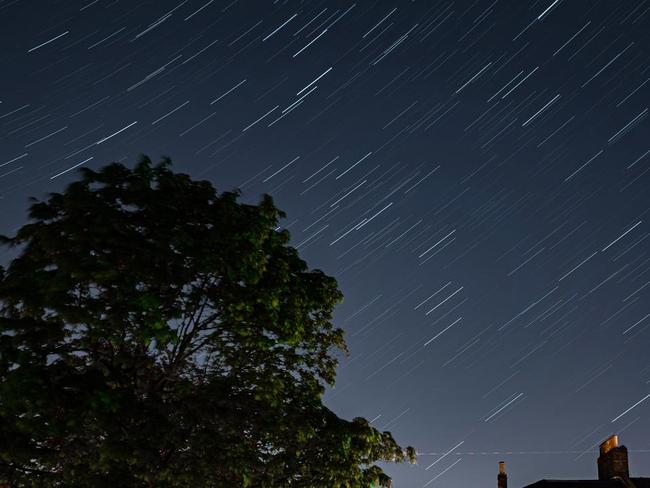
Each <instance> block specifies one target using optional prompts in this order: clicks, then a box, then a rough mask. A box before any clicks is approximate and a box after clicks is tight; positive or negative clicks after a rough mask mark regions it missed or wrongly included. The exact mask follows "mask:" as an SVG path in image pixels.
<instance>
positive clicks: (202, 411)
mask: <svg viewBox="0 0 650 488" xmlns="http://www.w3.org/2000/svg"><path fill="white" fill-rule="evenodd" d="M32 201H33V203H32V205H31V207H30V222H29V223H27V224H25V225H24V226H23V227H22V228H20V230H19V231H18V232H17V234H16V235H15V236H14V237H3V242H4V243H5V244H8V245H11V246H17V248H18V250H19V255H18V257H17V258H15V259H14V260H12V261H11V263H10V264H9V265H8V267H7V268H6V269H2V268H0V307H1V308H0V482H1V483H8V484H9V486H12V487H13V486H16V487H23V486H25V487H27V486H39V487H40V486H65V487H90V486H92V487H103V486H106V487H118V486H120V487H121V486H124V487H139V486H142V487H228V488H232V487H245V486H251V487H253V486H254V487H279V486H283V487H284V486H288V487H310V488H311V487H327V488H331V487H368V486H372V485H373V484H380V485H382V486H388V485H389V484H390V480H389V478H388V477H387V476H386V475H385V474H384V473H383V472H382V470H381V469H380V468H379V467H378V466H376V465H375V462H376V461H381V460H387V461H404V460H411V461H414V460H415V454H414V450H413V449H412V448H407V449H402V448H401V447H400V446H398V445H397V444H396V442H395V441H394V440H393V438H392V436H391V434H390V433H388V432H383V433H382V432H379V431H377V430H376V429H375V428H373V427H372V426H371V425H369V423H368V421H367V420H365V419H363V418H356V419H354V420H352V421H346V420H344V419H341V418H339V417H338V416H336V415H335V414H334V413H333V412H332V411H330V410H329V409H328V408H327V407H325V406H324V405H323V403H322V395H323V392H324V386H325V385H326V384H330V385H331V384H333V383H334V378H335V368H336V365H337V359H336V351H337V349H338V350H342V351H345V343H344V340H343V332H342V331H341V330H340V329H338V328H334V326H333V325H332V323H331V317H332V311H333V308H334V307H335V305H336V304H337V303H338V302H339V301H340V300H341V298H342V295H341V292H340V291H339V289H338V287H337V283H336V281H335V280H334V279H333V278H332V277H329V276H326V275H325V274H324V273H322V272H321V271H319V270H309V269H308V267H307V265H306V263H305V262H304V261H303V260H301V259H300V258H299V256H298V253H297V251H296V250H295V249H294V248H293V247H291V246H289V245H288V242H289V234H288V232H287V231H286V230H283V231H279V230H277V229H278V219H279V218H280V217H282V216H283V213H282V212H281V211H280V210H278V209H277V208H276V207H275V205H274V204H273V201H272V199H271V198H270V197H269V196H264V197H263V198H262V200H261V202H260V203H259V204H258V205H247V204H243V203H241V202H239V201H238V194H237V193H236V192H231V193H221V194H218V193H217V192H216V190H215V189H214V187H213V186H212V185H211V184H210V183H209V182H207V181H195V180H192V179H190V177H189V176H187V175H184V174H179V173H174V172H172V171H171V169H170V162H169V160H163V161H162V162H160V163H158V164H156V165H153V164H152V163H151V161H150V160H148V159H147V158H143V159H142V160H141V162H139V163H138V164H137V165H136V167H135V168H134V169H132V170H131V169H129V168H127V167H125V166H124V165H121V164H117V163H113V164H110V165H108V166H106V167H104V168H102V169H101V170H100V171H93V170H90V169H88V168H84V169H83V170H82V177H81V179H80V180H79V181H76V182H74V183H72V184H70V185H69V186H68V187H67V188H66V189H65V191H64V192H63V193H53V194H50V195H49V198H48V199H47V201H44V202H39V201H37V200H35V199H32Z"/></svg>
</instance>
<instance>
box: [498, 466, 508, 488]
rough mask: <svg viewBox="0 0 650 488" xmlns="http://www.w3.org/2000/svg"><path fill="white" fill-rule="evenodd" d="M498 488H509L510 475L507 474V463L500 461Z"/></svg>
mask: <svg viewBox="0 0 650 488" xmlns="http://www.w3.org/2000/svg"><path fill="white" fill-rule="evenodd" d="M497 488H508V475H507V474H506V463H504V462H503V461H499V474H498V475H497Z"/></svg>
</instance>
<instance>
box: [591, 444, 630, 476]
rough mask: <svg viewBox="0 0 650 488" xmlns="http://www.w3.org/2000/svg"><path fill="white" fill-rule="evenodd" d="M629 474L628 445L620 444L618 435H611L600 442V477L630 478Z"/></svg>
mask: <svg viewBox="0 0 650 488" xmlns="http://www.w3.org/2000/svg"><path fill="white" fill-rule="evenodd" d="M629 476H630V470H629V468H628V464H627V447H625V446H619V445H618V436H617V435H611V436H609V437H608V438H607V439H605V440H604V441H603V442H602V443H601V444H600V456H599V457H598V479H599V480H609V479H612V478H615V477H618V478H623V479H628V478H629Z"/></svg>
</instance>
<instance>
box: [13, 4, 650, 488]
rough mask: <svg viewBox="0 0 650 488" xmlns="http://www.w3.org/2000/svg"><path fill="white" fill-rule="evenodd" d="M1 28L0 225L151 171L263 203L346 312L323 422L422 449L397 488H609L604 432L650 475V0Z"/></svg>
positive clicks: (48, 15) (125, 15) (163, 8)
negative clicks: (503, 481)
mask: <svg viewBox="0 0 650 488" xmlns="http://www.w3.org/2000/svg"><path fill="white" fill-rule="evenodd" d="M0 24H1V25H2V29H0V39H1V41H2V42H1V46H2V49H1V50H0V60H1V65H2V78H1V83H0V86H1V89H0V134H1V136H0V137H1V138H2V144H1V145H0V209H1V215H2V219H1V221H0V222H1V224H2V225H1V227H2V228H1V229H0V232H1V233H5V234H9V233H13V232H15V230H16V229H17V228H18V227H20V226H21V225H22V224H23V223H24V222H25V219H26V210H27V206H28V200H27V198H28V197H29V196H32V195H33V196H36V197H37V198H44V197H45V195H46V193H47V192H51V191H59V190H61V189H62V188H63V187H64V186H65V185H66V184H67V183H69V182H70V181H72V180H73V179H75V171H76V170H77V168H79V167H81V166H89V167H93V168H96V167H100V166H103V165H104V164H107V163H109V162H111V161H120V162H124V163H126V164H129V165H130V164H133V163H134V162H135V161H136V160H137V157H138V155H139V154H141V153H144V154H147V155H149V156H150V157H151V158H152V159H154V160H156V159H157V158H158V157H160V156H169V157H171V158H172V160H173V161H174V166H173V168H174V169H175V170H176V171H182V172H186V173H188V174H190V175H191V176H192V177H194V178H197V179H207V180H210V181H211V182H213V184H214V185H215V187H216V188H217V189H218V190H219V191H226V190H231V189H233V188H240V189H241V190H242V194H243V199H244V200H246V201H249V202H256V201H257V200H258V199H259V196H260V195H261V194H262V193H269V194H271V195H272V196H273V197H274V199H275V201H276V204H277V205H278V206H279V207H280V208H282V209H283V210H285V211H286V212H287V218H286V219H285V220H284V221H283V222H282V226H283V227H284V228H286V229H288V230H289V231H290V232H291V235H292V242H293V245H294V246H296V247H297V248H298V249H299V250H300V253H301V255H302V257H303V258H304V259H305V260H306V261H307V262H308V263H309V265H310V266H312V267H318V268H321V269H323V270H324V271H325V272H326V273H328V274H330V275H333V276H334V277H336V278H337V279H338V281H339V284H340V286H341V288H342V291H343V292H344V294H345V301H344V303H342V304H341V305H340V306H339V307H338V309H337V314H336V317H335V322H336V324H337V325H339V326H340V327H342V328H344V329H345V331H346V341H347V343H348V345H349V347H350V350H351V355H350V356H349V357H346V358H344V357H342V358H341V364H340V366H339V375H338V378H337V384H336V387H335V388H334V389H332V390H329V391H328V392H327V394H326V396H325V400H326V404H327V405H328V406H329V407H330V408H332V409H333V410H334V411H335V412H336V413H337V414H339V415H341V416H342V417H345V418H352V417H354V416H364V417H366V418H367V419H371V420H372V421H373V425H375V426H376V427H378V428H380V429H387V430H390V431H391V432H392V433H393V435H394V436H395V438H396V440H397V441H398V442H400V443H401V444H403V445H413V446H415V447H416V448H417V450H418V451H419V452H420V453H421V455H420V458H419V462H418V464H417V465H415V466H409V465H399V466H387V467H386V470H387V472H388V473H389V474H391V476H392V477H393V479H394V483H395V486H397V487H425V486H449V487H466V486H487V487H492V486H495V483H496V474H497V469H498V467H497V461H499V460H505V461H506V463H507V465H508V475H509V478H510V481H509V482H510V484H511V486H513V487H517V486H522V485H524V484H527V483H532V482H534V481H537V480H538V479H541V478H563V477H564V478H572V477H573V478H579V477H583V478H593V477H595V473H596V464H595V458H596V454H595V451H596V448H597V445H598V443H599V442H600V441H601V440H603V439H604V438H605V437H607V436H608V435H609V434H612V433H617V434H620V435H621V438H622V440H623V442H624V443H625V444H626V445H627V446H628V447H629V448H630V464H631V469H632V470H633V471H634V472H635V473H638V475H639V476H643V475H645V476H650V453H649V452H648V448H650V401H648V400H649V399H650V355H649V354H648V350H649V349H650V298H649V297H650V286H648V285H649V284H650V241H649V240H648V237H649V236H650V225H649V223H650V174H649V172H650V137H649V136H650V125H649V123H648V107H649V106H650V84H649V83H648V81H649V80H650V2H648V0H641V1H638V0H634V1H625V2H614V1H606V0H594V1H587V0H571V1H569V0H555V1H553V0H531V1H529V2H522V1H514V0H475V1H466V2H463V1H459V0H453V1H452V0H443V1H438V0H431V1H424V0H417V1H416V0H410V1H406V0H404V1H385V0H377V1H361V0H358V1H357V2H356V3H354V2H351V1H333V0H332V1H307V0H304V1H294V2H292V1H279V0H276V1H271V0H267V1H252V0H234V1H231V0H224V1H221V0H210V1H207V2H206V1H204V0H185V1H177V2H172V1H168V0H158V1H153V0H149V1H144V0H131V1H126V0H94V1H88V0H85V1H74V0H40V1H37V2H29V1H27V0H0ZM3 252H4V253H5V255H4V256H3V261H6V260H8V259H10V257H11V253H10V251H8V250H4V251H3ZM452 446H453V447H452ZM461 446H462V447H461Z"/></svg>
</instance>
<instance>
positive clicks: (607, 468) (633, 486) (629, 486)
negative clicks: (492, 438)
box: [497, 435, 650, 488]
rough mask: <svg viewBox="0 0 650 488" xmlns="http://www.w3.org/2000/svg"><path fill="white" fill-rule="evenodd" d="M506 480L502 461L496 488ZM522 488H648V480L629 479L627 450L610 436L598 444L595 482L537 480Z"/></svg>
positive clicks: (613, 436) (649, 487)
mask: <svg viewBox="0 0 650 488" xmlns="http://www.w3.org/2000/svg"><path fill="white" fill-rule="evenodd" d="M507 484H508V478H507V475H506V472H505V465H504V463H503V461H501V462H499V474H498V476H497V488H507ZM524 488H650V478H630V469H629V466H628V461H627V448H626V447H625V446H619V445H618V436H616V435H612V436H610V437H608V438H607V439H606V440H605V441H603V442H602V443H601V444H600V456H599V457H598V479H596V480H552V479H551V480H547V479H543V480H539V481H537V482H536V483H532V484H530V485H527V486H525V487H524Z"/></svg>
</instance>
